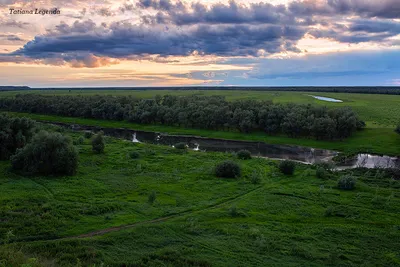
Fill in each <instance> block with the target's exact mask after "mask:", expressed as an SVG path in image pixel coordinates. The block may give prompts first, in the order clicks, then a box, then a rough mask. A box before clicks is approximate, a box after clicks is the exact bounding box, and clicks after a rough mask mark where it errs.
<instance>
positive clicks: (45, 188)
mask: <svg viewBox="0 0 400 267" xmlns="http://www.w3.org/2000/svg"><path fill="white" fill-rule="evenodd" d="M28 179H29V180H30V181H32V183H34V184H37V185H39V186H40V187H42V188H43V189H44V191H45V192H46V193H47V194H48V195H50V196H51V198H52V199H55V198H54V194H53V192H51V190H50V189H49V188H48V187H47V186H45V185H43V184H41V183H39V182H38V181H35V180H33V179H31V178H28Z"/></svg>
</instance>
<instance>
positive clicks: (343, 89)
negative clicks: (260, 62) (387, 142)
mask: <svg viewBox="0 0 400 267" xmlns="http://www.w3.org/2000/svg"><path fill="white" fill-rule="evenodd" d="M23 90H67V91H78V90H79V91H82V90H96V91H101V90H127V91H146V90H166V91H168V90H199V91H202V90H204V91H213V90H218V91H232V90H235V91H265V92H271V91H286V92H320V93H357V94H384V95H400V87H396V86H337V87H334V86H315V87H314V86H292V87H290V86H287V87H265V86H252V87H245V86H222V87H218V86H185V87H71V88H30V87H28V86H0V91H23Z"/></svg>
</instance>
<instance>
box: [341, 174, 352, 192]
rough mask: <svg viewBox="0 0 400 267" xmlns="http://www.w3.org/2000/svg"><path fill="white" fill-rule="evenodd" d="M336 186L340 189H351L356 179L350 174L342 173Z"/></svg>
mask: <svg viewBox="0 0 400 267" xmlns="http://www.w3.org/2000/svg"><path fill="white" fill-rule="evenodd" d="M338 188H339V189H342V190H353V189H355V188H356V179H355V178H354V177H353V176H351V175H348V174H347V175H343V176H342V177H340V179H339V181H338Z"/></svg>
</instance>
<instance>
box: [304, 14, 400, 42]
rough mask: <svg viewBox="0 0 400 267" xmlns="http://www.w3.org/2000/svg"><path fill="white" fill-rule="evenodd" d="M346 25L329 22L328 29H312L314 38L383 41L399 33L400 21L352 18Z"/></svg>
mask: <svg viewBox="0 0 400 267" xmlns="http://www.w3.org/2000/svg"><path fill="white" fill-rule="evenodd" d="M349 23H350V24H349V25H348V26H344V25H340V24H335V23H333V24H331V26H330V27H329V29H312V30H309V34H311V35H312V36H314V37H316V38H330V39H334V40H336V41H339V42H342V43H363V42H385V41H387V39H388V38H390V37H394V36H397V35H398V34H400V23H398V22H394V21H380V20H375V19H373V20H366V19H363V20H354V21H351V22H349Z"/></svg>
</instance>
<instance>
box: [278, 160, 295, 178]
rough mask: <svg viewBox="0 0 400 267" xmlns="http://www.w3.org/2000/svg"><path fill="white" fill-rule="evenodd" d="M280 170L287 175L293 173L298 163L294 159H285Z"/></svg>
mask: <svg viewBox="0 0 400 267" xmlns="http://www.w3.org/2000/svg"><path fill="white" fill-rule="evenodd" d="M278 167H279V170H280V171H281V172H282V173H283V174H285V175H293V173H294V170H295V168H296V164H295V163H294V162H293V161H290V160H285V161H281V162H280V163H279V166H278Z"/></svg>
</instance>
